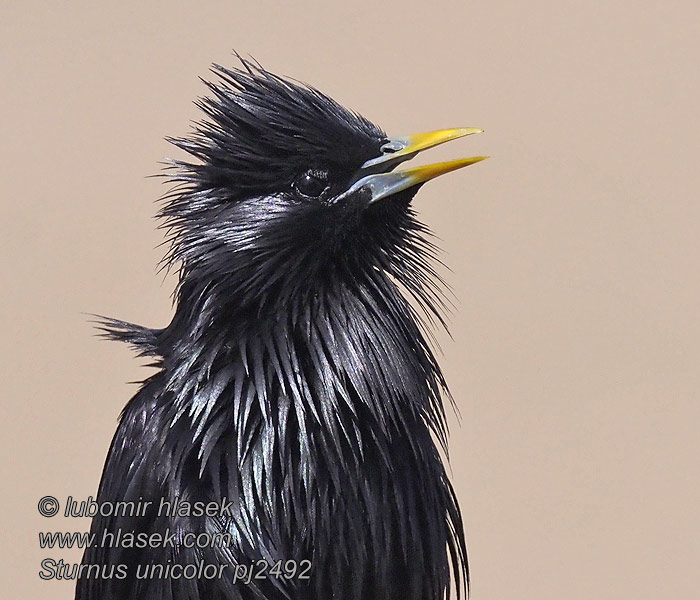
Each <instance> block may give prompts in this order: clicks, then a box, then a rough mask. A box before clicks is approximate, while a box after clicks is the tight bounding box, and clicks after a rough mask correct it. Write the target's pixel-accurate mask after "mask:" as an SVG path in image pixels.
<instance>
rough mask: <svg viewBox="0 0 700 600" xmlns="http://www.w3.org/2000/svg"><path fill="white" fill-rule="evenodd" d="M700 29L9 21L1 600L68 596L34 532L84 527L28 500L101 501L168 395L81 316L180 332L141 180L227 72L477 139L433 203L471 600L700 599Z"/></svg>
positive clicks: (134, 12) (402, 20)
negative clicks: (103, 481) (129, 424)
mask: <svg viewBox="0 0 700 600" xmlns="http://www.w3.org/2000/svg"><path fill="white" fill-rule="evenodd" d="M699 30H700V8H698V3H697V2H695V1H687V2H673V1H671V2H651V1H641V2H632V1H631V0H628V1H622V0H612V1H609V2H605V3H603V2H598V3H586V2H580V1H577V2H571V1H567V0H564V1H562V0H542V1H534V2H515V1H505V2H464V1H463V2H408V1H407V2H398V1H395V0H391V1H388V2H369V1H365V0H355V1H352V2H348V3H342V4H340V3H333V2H328V1H325V2H321V1H317V2H301V1H299V2H294V3H275V2H266V1H258V2H228V3H224V2H202V3H197V2H191V1H184V0H171V1H169V2H167V3H166V2H162V3H160V2H151V3H136V2H120V3H107V2H90V3H88V2H75V1H73V2H70V1H69V2H22V3H20V2H13V3H11V2H8V1H4V2H2V5H1V6H0V44H1V45H2V52H1V53H0V64H1V65H2V67H1V69H2V70H1V72H0V75H1V77H2V92H0V107H1V109H2V112H1V119H0V122H1V125H0V127H1V130H2V136H1V142H0V143H1V149H2V155H1V157H0V189H1V198H2V213H1V218H0V227H1V228H2V231H1V233H0V240H1V243H2V252H0V263H1V264H2V273H1V279H0V281H1V282H2V283H1V284H0V297H1V298H2V324H1V327H2V359H1V360H0V368H1V369H2V372H1V373H0V376H1V378H2V379H1V382H2V383H1V389H2V403H3V406H2V413H0V414H1V416H2V426H1V428H2V435H1V437H2V445H3V455H2V457H3V460H2V473H1V474H0V475H1V478H0V481H2V493H1V495H0V502H1V505H0V509H1V514H2V533H1V538H2V552H3V555H2V560H1V561H0V564H1V567H0V568H1V569H2V577H1V579H2V582H3V584H2V592H1V594H2V596H3V597H6V598H44V599H46V600H51V599H59V598H62V599H67V598H71V597H72V594H73V583H72V582H57V581H42V580H41V579H40V578H39V576H38V573H39V570H40V565H39V563H40V561H41V559H43V558H45V557H47V556H50V557H53V558H55V559H59V558H63V559H64V560H66V561H68V562H74V561H78V560H79V557H80V554H81V553H80V551H78V550H73V551H67V550H53V551H48V550H41V549H40V548H39V544H38V532H39V531H41V530H63V531H81V530H85V529H87V527H88V521H87V520H85V519H67V518H61V517H55V518H53V519H50V520H49V519H46V518H43V517H41V516H39V514H38V512H37V501H38V499H39V498H40V497H42V496H44V495H46V494H51V495H54V496H56V497H57V498H59V499H64V498H65V497H66V496H68V495H72V496H74V497H75V498H80V499H84V498H86V497H87V496H88V495H90V494H94V493H95V491H96V489H97V484H98V481H99V476H100V473H101V469H102V464H103V460H104V457H105V455H106V452H107V449H108V446H109V442H110V439H111V436H112V434H113V432H114V429H115V426H116V422H117V417H118V414H119V412H120V410H121V408H122V406H123V405H124V404H125V403H126V401H127V399H128V398H129V397H130V396H131V394H133V392H134V391H135V389H136V388H135V386H134V385H128V383H127V382H129V381H136V380H139V379H142V378H144V377H145V376H146V375H147V374H148V373H149V371H148V370H147V369H146V368H144V367H142V366H139V364H140V363H139V361H138V360H136V359H135V358H134V357H133V356H132V355H131V353H130V352H129V350H128V349H127V348H126V347H122V346H121V345H118V344H114V343H107V342H103V341H100V340H98V339H97V338H96V337H94V332H93V330H92V329H91V325H90V324H89V323H88V319H89V317H88V316H87V313H100V314H105V315H111V316H116V317H119V318H123V319H126V320H130V321H134V322H137V323H141V324H145V325H150V326H164V325H165V324H167V323H168V321H169V318H170V315H171V303H170V293H171V291H172V289H173V284H174V281H173V280H172V279H171V278H166V279H164V278H163V275H162V274H158V273H157V272H156V265H157V262H158V261H159V259H160V258H161V256H162V255H163V253H164V251H165V249H164V248H163V247H160V248H159V247H158V244H160V243H161V242H162V232H159V231H157V230H156V222H155V221H154V220H153V219H152V216H153V215H154V213H155V210H156V204H155V201H156V200H157V198H158V197H159V196H160V195H161V194H162V193H163V192H164V191H165V188H164V186H163V184H162V182H161V181H160V180H159V179H158V178H148V177H147V176H148V175H152V174H156V173H158V172H159V171H160V169H161V165H160V164H159V161H161V160H162V159H163V158H165V157H167V156H169V155H173V153H174V150H173V148H171V147H170V146H169V145H168V144H167V143H166V142H165V141H164V137H165V136H167V135H175V136H177V135H182V134H186V133H187V132H188V131H189V127H190V125H189V123H190V121H191V120H192V119H195V118H197V116H198V114H197V110H196V108H195V107H194V105H193V104H192V101H193V100H194V99H195V98H196V97H197V96H199V95H202V94H203V93H204V92H205V88H204V86H203V85H202V83H201V82H200V81H199V80H198V77H200V76H203V77H207V76H208V67H209V64H210V63H212V62H219V63H222V64H225V65H230V66H231V65H235V64H236V61H235V59H234V57H233V55H232V51H233V49H235V50H237V51H239V52H241V53H242V54H250V55H252V56H254V57H255V58H256V59H258V60H259V61H261V62H262V64H263V65H265V66H266V67H267V68H268V69H270V70H272V71H275V72H278V73H281V74H286V75H289V76H292V77H295V78H297V79H301V80H303V81H306V82H309V83H311V84H313V85H315V86H317V87H319V88H320V89H322V90H324V91H325V92H327V93H329V94H330V95H332V96H333V97H335V98H336V99H338V100H339V101H341V102H342V103H344V104H345V105H347V106H349V107H351V108H353V109H355V110H358V111H359V112H361V113H363V114H364V115H366V116H367V117H368V118H370V119H372V120H374V121H375V122H377V123H378V124H380V125H381V126H382V127H383V128H384V129H385V130H387V131H388V132H389V133H390V134H394V135H399V134H405V133H414V132H420V131H426V130H431V129H438V128H443V127H454V126H475V127H482V128H483V129H485V131H486V132H485V133H484V134H482V135H480V136H472V137H470V138H467V139H465V140H460V141H459V142H454V143H452V144H448V145H447V146H443V147H441V148H439V149H435V150H434V152H431V153H430V157H429V158H428V157H426V160H430V161H432V160H440V159H447V158H453V157H456V156H464V155H473V154H490V155H492V158H491V159H490V160H488V161H486V162H484V163H480V164H478V165H476V166H474V167H470V168H469V169H465V170H463V171H460V172H458V173H454V174H451V175H449V176H445V177H443V178H440V179H439V180H438V181H435V182H432V183H430V184H429V185H427V186H426V187H425V188H423V190H421V192H420V194H419V195H418V197H417V198H416V201H415V206H416V208H417V210H418V211H419V212H420V214H421V217H422V219H423V220H424V221H425V222H426V223H428V224H429V225H430V227H431V228H432V229H433V230H434V231H435V232H436V234H437V235H438V236H439V237H440V239H441V245H442V247H443V248H444V250H445V254H444V256H443V258H444V260H445V262H446V263H447V264H448V265H449V266H450V268H451V269H452V272H451V273H449V274H448V275H447V279H448V281H449V283H450V284H451V285H452V287H453V289H454V292H455V295H456V297H457V299H458V303H457V308H456V310H455V311H454V314H453V315H452V317H451V328H450V330H451V334H452V337H453V339H450V338H449V337H448V336H447V335H445V334H444V333H440V334H439V338H440V342H441V347H442V352H443V357H442V359H441V361H442V364H443V366H444V369H445V372H446V376H447V379H448V381H449V383H450V385H451V389H452V391H453V393H454V397H455V399H456V402H457V405H458V407H459V409H460V411H461V422H458V421H457V419H455V418H452V429H451V472H452V476H453V479H454V483H455V486H456V489H457V493H458V496H459V498H460V501H461V505H462V508H463V512H464V517H465V521H466V526H467V535H468V543H469V548H470V559H471V566H472V574H473V589H472V597H473V598H474V600H487V599H488V600H491V599H493V600H496V599H498V600H504V599H506V598H518V599H525V598H528V599H529V598H532V599H561V598H566V599H571V600H577V599H581V600H583V599H586V600H590V599H591V598H595V599H598V600H600V599H619V598H673V599H684V598H697V597H698V576H697V575H698V572H699V571H698V564H699V563H700V514H699V508H698V507H699V505H700V485H699V483H698V478H699V475H700V472H699V471H700V469H699V460H698V451H699V450H700V431H699V422H700V407H699V400H700V376H699V371H700V317H699V311H698V307H699V306H700V282H699V281H698V277H699V275H700V235H699V232H698V229H699V226H700V202H699V194H698V183H700V175H699V173H698V170H699V169H698V159H699V158H700V152H699V150H700V141H699V140H700V118H699V117H698V106H699V104H700V98H699V96H700V94H699V91H700V75H699V74H700V69H698V64H699V63H700V42H699V41H698V31H699ZM368 600H369V599H368Z"/></svg>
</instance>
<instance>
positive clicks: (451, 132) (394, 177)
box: [346, 127, 488, 202]
mask: <svg viewBox="0 0 700 600" xmlns="http://www.w3.org/2000/svg"><path fill="white" fill-rule="evenodd" d="M473 133H482V130H481V129H477V128H475V127H461V128H457V129H440V130H438V131H430V132H428V133H419V134H416V135H407V136H403V137H396V138H391V139H390V140H389V141H388V142H387V143H386V144H384V145H383V146H382V148H381V149H382V152H383V153H382V154H381V155H380V156H378V157H377V158H373V159H371V160H368V161H367V162H365V163H364V164H363V165H362V167H361V168H360V171H359V173H358V179H357V180H356V181H355V182H354V183H353V185H352V186H350V188H349V189H348V190H347V192H346V193H352V192H354V191H357V190H358V189H360V188H365V189H369V190H370V191H371V193H372V197H371V200H370V202H376V201H377V200H380V199H382V198H386V197H387V196H391V195H393V194H396V193H397V192H400V191H402V190H405V189H407V188H410V187H413V186H416V185H419V184H422V183H425V182H426V181H429V180H431V179H434V178H435V177H438V176H440V175H444V174H445V173H449V172H450V171H456V170H457V169H461V168H462V167H467V166H469V165H473V164H475V163H478V162H480V161H482V160H485V159H487V158H488V156H472V157H470V158H459V159H457V160H450V161H447V162H441V163H434V164H432V165H424V166H420V167H414V168H412V169H405V170H402V171H395V172H391V169H393V168H394V167H396V166H397V165H398V164H400V163H402V162H404V161H406V160H409V159H411V158H413V157H414V156H415V155H416V154H418V153H419V152H421V151H422V150H427V149H428V148H433V147H434V146H438V145H439V144H444V143H445V142H449V141H451V140H456V139H458V138H461V137H464V136H466V135H471V134H473Z"/></svg>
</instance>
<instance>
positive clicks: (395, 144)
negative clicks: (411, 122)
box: [380, 140, 404, 154]
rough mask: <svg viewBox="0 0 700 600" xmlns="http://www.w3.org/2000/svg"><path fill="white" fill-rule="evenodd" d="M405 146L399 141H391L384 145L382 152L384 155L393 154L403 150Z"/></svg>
mask: <svg viewBox="0 0 700 600" xmlns="http://www.w3.org/2000/svg"><path fill="white" fill-rule="evenodd" d="M403 147H404V146H403V144H402V143H401V142H400V141H398V140H389V141H388V142H387V143H386V144H384V145H382V147H381V148H380V150H381V151H382V152H383V153H384V154H393V153H394V152H398V151H399V150H402V149H403Z"/></svg>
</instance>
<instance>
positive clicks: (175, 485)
mask: <svg viewBox="0 0 700 600" xmlns="http://www.w3.org/2000/svg"><path fill="white" fill-rule="evenodd" d="M242 64H243V66H242V68H241V69H240V70H229V69H225V68H223V67H218V66H217V67H215V68H214V71H215V73H216V75H217V76H218V81H217V82H216V83H207V84H206V85H207V86H208V88H209V93H210V97H209V98H208V99H204V100H201V101H200V102H199V105H200V106H201V108H202V109H203V111H204V112H205V114H206V120H204V121H202V122H201V123H198V124H197V125H196V128H195V131H194V133H193V134H192V135H191V136H189V137H188V138H185V139H175V140H173V142H174V143H175V144H176V145H177V146H178V147H180V148H181V149H184V150H185V151H186V152H188V153H189V154H190V155H191V156H192V157H193V160H192V162H184V161H173V162H172V164H171V171H170V172H169V177H171V178H172V180H173V181H174V182H175V183H176V185H175V187H174V189H173V191H172V192H171V193H170V194H169V195H168V196H167V197H166V198H165V199H164V203H163V207H162V210H161V213H160V214H161V216H162V217H163V219H164V221H163V222H164V226H165V227H166V228H167V230H168V231H169V239H170V242H171V250H170V252H169V253H168V255H167V257H166V264H167V265H168V267H173V268H176V269H178V273H179V284H178V288H177V291H176V310H175V315H174V317H173V320H172V322H171V323H170V325H168V326H167V327H166V328H164V329H148V328H145V327H140V326H136V325H132V324H128V323H124V322H121V321H116V320H110V319H105V320H104V322H103V325H102V326H103V328H104V331H105V332H106V334H107V335H108V336H109V337H111V338H113V339H117V340H122V341H126V342H128V343H130V344H132V345H133V346H134V347H135V348H136V349H137V350H138V351H139V352H140V353H141V354H143V355H148V356H151V357H153V360H154V363H155V365H156V366H157V367H158V371H157V373H156V374H155V375H153V376H152V377H150V378H149V379H148V380H147V381H145V382H144V384H143V386H142V387H141V389H140V391H139V392H138V393H137V394H136V396H134V398H132V399H131V401H130V402H129V403H128V405H127V406H126V407H125V409H124V411H123V414H122V417H121V420H120V424H119V427H118V429H117V432H116V435H115V437H114V440H113V442H112V446H111V448H110V451H109V456H108V458H107V462H106V465H105V469H104V473H103V476H102V481H101V484H100V490H99V500H100V501H102V502H104V501H111V502H116V501H124V500H126V501H128V500H132V501H137V500H139V499H143V500H153V501H154V502H155V504H156V505H157V504H158V501H159V500H160V498H161V497H163V498H165V499H166V500H169V501H172V500H174V498H176V497H178V498H180V499H182V500H189V501H210V500H219V499H221V498H223V497H226V498H227V499H228V500H232V501H234V509H233V515H232V516H231V518H217V517H214V518H211V517H199V518H195V517H177V518H175V517H163V516H161V517H158V516H157V515H155V512H154V511H151V512H150V513H149V514H148V515H147V516H145V517H133V518H129V517H116V518H115V517H109V518H107V517H96V518H95V519H94V521H93V526H92V531H93V532H95V533H97V534H98V535H102V531H103V530H105V529H106V530H107V531H110V532H115V531H117V530H119V529H121V530H123V531H134V532H137V533H138V532H143V533H151V532H162V531H164V530H166V529H169V530H170V531H179V532H181V533H184V532H195V533H198V532H210V533H211V532H216V531H227V532H230V533H231V534H232V538H233V543H232V545H231V546H229V547H224V548H222V547H215V548H205V549H189V548H185V547H182V546H180V547H175V548H146V549H129V548H122V547H117V548H99V547H95V548H90V549H88V550H86V552H85V556H84V559H83V562H84V563H85V564H99V565H114V564H125V565H127V566H128V570H129V576H128V577H126V578H124V579H118V578H116V577H113V578H111V579H105V578H99V579H98V578H92V577H86V578H81V579H80V580H79V581H78V584H77V591H76V598H77V599H79V600H113V599H114V600H116V599H119V600H124V599H127V598H129V599H130V598H134V599H146V600H166V599H168V600H170V599H177V600H184V599H193V600H195V599H207V600H218V599H248V598H251V599H252V598H261V599H270V600H272V599H275V600H277V599H282V598H290V599H299V600H306V599H308V600H317V599H318V600H326V599H330V598H336V599H339V600H360V599H362V600H375V599H376V600H391V599H396V600H399V599H400V600H418V599H420V600H437V599H439V598H443V597H445V595H446V594H448V593H449V588H450V579H451V578H452V581H453V585H456V587H457V589H458V590H460V591H463V588H464V586H465V585H466V578H467V566H466V551H465V544H464V537H463V528H462V521H461V517H460V513H459V508H458V506H457V503H456V499H455V496H454V492H453V490H452V487H451V485H450V483H449V481H448V478H447V475H446V472H445V468H444V466H443V463H442V461H441V458H440V454H439V451H438V447H437V446H436V442H435V440H438V443H439V444H445V443H446V431H445V422H444V412H443V405H442V400H441V396H443V395H447V389H446V385H445V381H444V379H443V376H442V374H441V372H440V369H439V366H438V364H437V362H436V360H435V357H434V355H433V352H432V351H431V349H430V346H429V343H428V341H427V340H426V331H427V329H426V328H425V327H424V326H423V325H424V324H427V325H429V324H430V322H432V321H434V320H438V321H441V316H440V310H441V308H442V306H441V305H442V298H443V296H442V291H441V282H440V279H439V277H438V276H437V275H436V273H435V271H434V270H433V267H432V266H431V265H433V264H434V260H435V248H434V246H433V245H432V243H431V242H430V240H429V233H428V231H427V230H426V228H425V227H424V226H423V225H422V224H420V223H419V222H418V221H417V220H416V217H415V214H414V212H413V211H412V209H411V207H410V202H411V199H412V196H413V195H414V194H415V191H416V190H417V189H418V186H414V187H412V188H410V189H406V190H404V191H401V192H399V193H396V194H394V195H392V196H391V197H389V198H385V199H383V200H381V201H379V202H370V199H369V197H368V195H367V193H366V192H364V191H363V190H359V191H358V192H357V193H353V194H350V195H348V196H344V197H342V198H340V199H339V196H342V194H343V192H344V191H345V190H347V188H348V186H349V185H350V184H351V183H352V181H353V177H354V174H355V173H356V172H357V171H358V169H359V168H360V167H361V166H362V165H363V164H364V163H365V162H366V161H368V160H370V159H372V158H374V157H377V156H378V155H380V154H381V153H382V146H383V144H385V142H386V140H387V138H386V135H385V134H384V133H383V132H382V131H381V130H380V129H379V128H377V127H376V126H374V125H373V124H371V123H370V122H369V121H367V120H366V119H364V118H362V117H360V116H359V115H357V114H355V113H352V112H350V111H348V110H347V109H345V108H343V107H342V106H340V105H339V104H337V103H336V102H334V101H333V100H331V99H330V98H328V97H326V96H324V95H323V94H321V93H320V92H318V91H317V90H315V89H313V88H310V87H307V86H305V85H302V84H298V83H296V82H292V81H289V80H285V79H282V78H280V77H277V76H275V75H273V74H271V73H269V72H267V71H265V70H264V69H263V68H261V67H260V66H258V65H255V64H252V63H250V62H249V61H242ZM305 174H306V175H305ZM304 177H305V179H303V178H304ZM319 179H320V181H321V182H322V183H325V184H326V188H325V190H324V191H323V192H322V193H321V194H320V196H319V197H317V198H314V197H308V196H307V195H305V194H304V193H303V192H304V189H309V190H312V191H313V190H314V189H315V188H319V187H320V186H321V184H320V183H318V180H319ZM316 191H317V190H316ZM407 297H413V298H414V299H415V300H416V301H417V302H415V304H414V306H418V307H419V308H418V309H415V308H414V307H413V306H412V304H411V303H410V302H409V301H408V300H407ZM258 559H264V560H266V561H268V562H269V563H271V564H272V563H274V562H276V561H278V560H283V561H284V560H288V559H293V560H296V561H301V560H303V559H308V560H310V561H311V563H312V570H311V573H310V577H311V578H310V579H309V580H298V579H291V580H286V579H276V578H274V577H273V578H269V579H267V580H258V581H253V582H251V583H250V584H248V585H245V584H241V583H240V582H237V583H235V584H234V583H233V581H232V577H231V574H230V572H229V574H228V576H224V577H222V578H217V579H214V580H199V581H198V580H196V579H195V580H185V579H179V580H174V579H171V580H168V579H136V578H135V577H134V576H133V573H134V572H135V569H136V566H137V565H139V564H148V563H156V564H157V563H161V564H163V563H168V562H169V563H172V564H178V563H179V564H189V563H197V562H198V561H204V562H206V563H215V564H226V565H232V564H235V563H247V564H250V563H251V562H253V561H256V560H258Z"/></svg>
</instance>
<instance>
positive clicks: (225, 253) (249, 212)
mask: <svg viewBox="0 0 700 600" xmlns="http://www.w3.org/2000/svg"><path fill="white" fill-rule="evenodd" d="M241 62H242V68H241V69H227V68H224V67H221V66H214V67H213V71H214V73H216V75H217V76H218V81H217V82H216V83H210V82H205V84H206V85H207V87H208V88H209V90H210V93H211V95H210V96H209V97H208V98H204V99H201V100H200V101H199V102H198V106H199V107H200V108H201V109H202V110H203V111H204V113H205V115H206V117H207V118H206V120H204V121H201V122H198V123H196V124H195V131H194V133H193V134H192V135H191V136H189V137H187V138H179V139H173V140H171V141H172V142H173V143H174V144H175V145H176V146H178V147H179V148H181V149H183V150H185V151H186V152H187V153H189V154H190V155H191V156H192V157H194V158H195V159H196V160H194V161H182V160H177V161H172V167H173V169H174V170H173V171H172V174H171V178H172V179H173V180H175V181H176V182H177V183H178V185H176V187H175V189H174V190H173V192H172V193H170V194H169V195H168V196H166V198H165V203H164V206H163V208H162V210H161V216H162V217H164V218H165V226H166V227H167V228H168V229H169V230H170V232H171V242H172V248H171V251H170V253H169V255H168V256H167V261H168V263H170V264H172V263H179V264H180V265H181V270H180V274H181V284H184V283H187V282H192V281H195V282H197V283H198V284H199V285H198V287H199V288H200V289H204V288H208V289H214V288H216V287H218V288H225V289H226V291H227V293H229V294H231V295H232V296H235V297H236V298H237V302H238V303H241V304H245V303H250V304H252V305H255V306H262V305H266V304H267V302H268V301H269V300H271V299H277V300H282V301H284V302H289V301H298V300H300V299H303V298H305V297H308V296H309V294H313V295H316V294H318V291H319V290H320V289H323V288H324V286H333V285H334V284H335V283H337V282H338V281H346V282H356V283H357V282H358V281H362V280H363V278H366V277H370V278H372V277H376V276H377V274H378V273H383V274H388V275H390V276H392V277H393V278H394V279H396V280H398V281H399V282H400V283H402V284H403V285H404V286H405V287H407V288H408V289H409V290H410V291H411V292H412V293H414V294H415V293H418V295H419V296H420V295H421V292H420V289H421V288H424V287H425V285H426V283H425V281H423V280H424V279H425V278H424V277H423V276H422V275H421V274H420V273H419V272H421V271H422V270H423V267H424V266H425V265H426V263H427V260H428V259H429V258H431V253H432V245H431V244H430V243H426V241H425V240H424V235H425V234H426V233H427V230H426V229H425V228H424V227H423V226H422V225H421V224H420V223H418V221H416V220H415V216H414V214H413V212H412V210H411V208H410V201H411V199H412V197H413V196H414V194H415V192H416V191H417V189H418V188H419V187H420V185H422V184H423V183H424V182H426V181H428V180H430V179H432V178H434V177H437V176H438V175H441V174H443V173H447V172H449V171H453V170H455V169H459V168H461V167H464V166H467V165H471V164H474V163H476V162H478V161H480V160H483V159H484V158H485V157H481V156H477V157H472V158H464V159H459V160H453V161H449V162H443V163H438V164H432V165H427V166H420V167H415V168H409V169H404V170H395V168H396V167H397V166H398V165H400V164H401V163H402V162H404V161H406V160H408V159H411V158H413V157H414V156H415V155H416V154H417V153H418V152H421V151H422V150H425V149H428V148H431V147H433V146H436V145H438V144H441V143H443V142H446V141H449V140H453V139H456V138H459V137H462V136H465V135H469V134H472V133H478V132H480V130H479V129H473V128H461V129H447V130H441V131H435V132H431V133H427V134H419V135H411V136H404V137H395V138H390V137H387V136H386V134H385V133H384V132H383V131H382V130H381V129H380V128H378V127H377V126H376V125H374V124H372V123H371V122H369V121H368V120H367V119H365V118H364V117H362V116H360V115H358V114H357V113H355V112H352V111H350V110H348V109H346V108H344V107H343V106H341V105H340V104H338V103H337V102H335V101H334V100H332V99H331V98H329V97H328V96H325V95H324V94H322V93H321V92H319V91H318V90H316V89H314V88H312V87H309V86H307V85H304V84H300V83H298V82H295V81H290V80H288V79H284V78H281V77H279V76H277V75H274V74H272V73H269V72H268V71H266V70H265V69H263V68H262V67H261V66H259V65H258V64H254V63H252V62H250V61H248V60H244V59H241ZM428 279H429V278H428Z"/></svg>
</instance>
